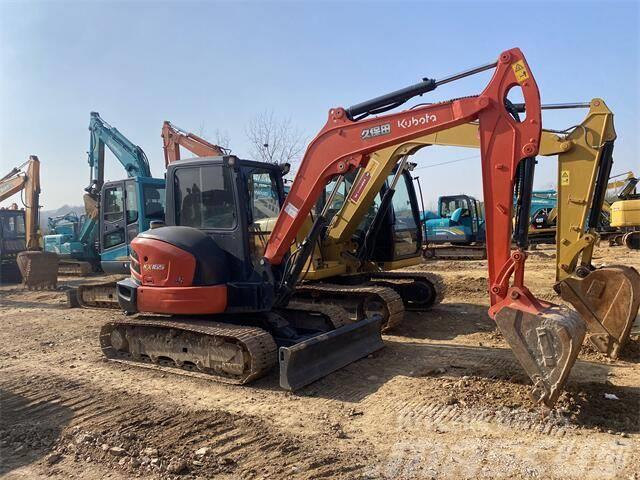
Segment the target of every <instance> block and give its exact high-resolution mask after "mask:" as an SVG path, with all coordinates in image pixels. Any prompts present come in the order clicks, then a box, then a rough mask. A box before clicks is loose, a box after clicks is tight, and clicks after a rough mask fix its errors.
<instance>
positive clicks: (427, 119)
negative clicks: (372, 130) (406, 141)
mask: <svg viewBox="0 0 640 480" xmlns="http://www.w3.org/2000/svg"><path fill="white" fill-rule="evenodd" d="M437 121H438V117H436V116H435V115H434V114H428V113H425V114H424V115H414V116H413V117H411V118H403V119H402V120H398V127H400V128H409V127H417V126H418V125H427V124H428V123H433V122H437Z"/></svg>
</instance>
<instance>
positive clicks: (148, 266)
mask: <svg viewBox="0 0 640 480" xmlns="http://www.w3.org/2000/svg"><path fill="white" fill-rule="evenodd" d="M166 267H167V266H166V265H165V264H164V263H145V264H144V266H143V267H142V268H143V269H144V270H164V269H165V268H166Z"/></svg>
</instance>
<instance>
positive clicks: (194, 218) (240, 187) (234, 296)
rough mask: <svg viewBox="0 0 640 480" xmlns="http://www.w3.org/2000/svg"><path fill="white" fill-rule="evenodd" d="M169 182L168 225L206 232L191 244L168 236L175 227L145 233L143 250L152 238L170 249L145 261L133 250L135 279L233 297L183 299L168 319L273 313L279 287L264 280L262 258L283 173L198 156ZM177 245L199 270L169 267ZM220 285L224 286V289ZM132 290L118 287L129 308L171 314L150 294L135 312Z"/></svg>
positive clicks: (175, 169)
mask: <svg viewBox="0 0 640 480" xmlns="http://www.w3.org/2000/svg"><path fill="white" fill-rule="evenodd" d="M169 182H171V183H170V188H168V189H167V207H168V208H167V209H166V219H165V222H166V225H168V226H177V227H191V228H190V229H191V230H193V229H197V230H198V231H199V232H201V234H200V235H196V234H195V233H194V234H192V235H190V237H189V238H190V240H189V239H185V238H186V235H187V234H185V233H184V230H177V231H176V237H175V238H173V237H171V236H167V233H166V232H168V231H171V229H165V228H156V229H152V230H149V231H147V232H143V233H142V234H141V235H140V239H141V242H139V244H140V245H141V247H140V250H141V251H142V250H144V249H145V248H146V243H145V242H148V241H149V240H150V239H155V240H160V241H162V242H164V243H165V244H167V245H169V246H166V247H164V250H163V249H162V248H160V249H157V250H154V254H155V255H154V254H151V253H149V254H148V255H145V256H144V258H140V256H139V255H137V256H138V258H137V259H136V248H137V247H134V246H132V249H133V250H132V257H133V258H134V259H135V261H134V262H133V264H132V275H133V276H134V277H137V280H138V283H139V284H141V285H142V286H145V285H148V286H155V287H159V286H166V287H176V288H182V287H185V286H189V283H190V284H191V286H193V287H198V286H206V287H211V288H210V290H211V294H212V295H214V294H215V295H221V296H226V297H225V298H224V299H222V300H221V301H214V300H212V299H210V298H209V299H203V302H202V303H201V304H199V306H198V307H197V308H195V307H194V303H193V299H192V298H190V297H189V296H184V297H183V298H176V299H174V301H173V304H172V306H171V307H170V308H169V313H175V314H181V313H186V312H189V313H197V314H214V313H222V312H226V313H229V312H235V311H254V312H255V311H263V310H266V309H268V308H270V307H271V303H272V299H273V285H272V284H271V283H270V282H263V281H262V279H263V275H264V274H265V272H264V269H263V267H262V265H261V263H260V259H261V258H262V252H263V250H264V243H265V241H266V238H267V237H268V235H269V233H270V228H271V224H272V223H273V221H274V219H275V217H277V216H278V213H279V212H280V207H281V205H282V203H283V201H284V186H283V181H282V173H281V169H280V167H279V166H278V165H271V164H265V163H258V162H253V161H249V160H240V159H238V158H236V157H234V156H223V157H199V158H195V159H191V160H182V161H180V162H176V163H172V164H171V165H169V167H168V169H167V184H169ZM189 242H190V243H189ZM170 246H175V247H178V248H181V249H183V250H186V251H187V252H189V253H190V254H191V255H192V256H193V257H194V260H193V261H194V265H193V271H191V272H187V271H186V270H185V269H184V268H183V266H184V265H185V264H184V263H182V264H181V265H174V264H172V263H171V262H170V261H165V259H166V258H169V257H170V254H171V252H172V248H171V247H170ZM145 251H147V250H145ZM145 259H146V260H145ZM161 265H162V267H160V266H161ZM214 270H216V271H214ZM176 272H179V273H176ZM194 272H195V273H194ZM220 284H224V286H223V287H220V288H218V287H217V285H220ZM213 285H216V287H215V288H214V287H213ZM134 287H135V286H134ZM141 290H142V292H143V293H144V292H145V290H144V289H141ZM132 291H135V288H134V289H128V290H127V289H126V288H124V287H122V286H120V287H119V294H121V295H120V298H121V299H122V298H126V299H127V301H128V305H129V307H128V308H125V310H127V309H128V310H129V311H132V312H133V311H138V310H141V311H158V309H159V308H160V309H161V310H160V311H166V309H167V305H166V304H164V303H162V304H161V305H160V304H155V303H154V302H155V298H154V297H153V296H151V293H149V294H148V295H147V296H144V297H141V298H140V300H141V303H138V305H137V306H136V304H135V300H136V296H135V295H134V294H132ZM147 292H152V291H151V290H147ZM121 305H122V301H121Z"/></svg>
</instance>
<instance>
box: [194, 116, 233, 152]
mask: <svg viewBox="0 0 640 480" xmlns="http://www.w3.org/2000/svg"><path fill="white" fill-rule="evenodd" d="M196 135H198V136H199V137H201V138H204V139H205V140H208V138H211V140H209V141H210V142H213V143H214V144H215V145H219V146H220V147H222V148H224V149H225V150H228V151H229V152H231V147H230V145H231V138H230V137H229V133H228V132H227V131H226V130H220V129H219V128H216V129H215V130H214V131H213V135H211V136H209V135H208V134H207V129H206V126H205V123H204V122H200V128H198V133H197V134H196Z"/></svg>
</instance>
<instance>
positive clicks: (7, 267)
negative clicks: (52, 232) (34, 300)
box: [0, 155, 58, 288]
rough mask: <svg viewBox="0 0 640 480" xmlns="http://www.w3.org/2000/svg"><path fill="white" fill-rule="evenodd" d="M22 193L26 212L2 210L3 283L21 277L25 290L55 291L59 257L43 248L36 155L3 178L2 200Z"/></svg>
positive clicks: (14, 206)
mask: <svg viewBox="0 0 640 480" xmlns="http://www.w3.org/2000/svg"><path fill="white" fill-rule="evenodd" d="M25 167H26V168H25ZM19 192H24V194H23V195H22V203H23V204H24V206H25V208H24V209H18V205H17V204H15V203H14V204H12V205H11V207H10V208H1V209H0V281H1V282H2V283H5V282H7V283H8V282H16V281H20V276H21V277H22V283H23V285H24V286H25V287H28V288H55V287H56V286H57V278H58V257H57V256H56V255H54V254H50V253H46V252H42V251H41V250H42V248H41V246H40V231H39V215H40V203H39V202H40V160H39V159H38V157H37V156H35V155H31V156H30V157H29V159H28V160H27V161H26V162H24V163H23V164H22V165H20V166H19V167H15V168H13V169H12V170H11V171H10V172H9V173H8V174H6V175H5V176H3V177H2V178H0V201H3V200H6V199H7V198H9V197H11V196H12V195H15V194H16V193H19ZM18 271H19V273H20V274H18Z"/></svg>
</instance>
